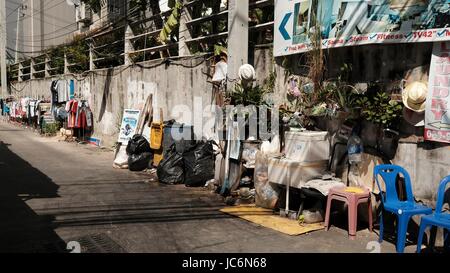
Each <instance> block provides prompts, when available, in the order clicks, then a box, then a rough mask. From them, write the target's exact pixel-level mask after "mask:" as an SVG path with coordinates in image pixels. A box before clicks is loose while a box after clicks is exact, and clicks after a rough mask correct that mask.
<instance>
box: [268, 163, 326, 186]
mask: <svg viewBox="0 0 450 273" xmlns="http://www.w3.org/2000/svg"><path fill="white" fill-rule="evenodd" d="M327 167H328V160H321V161H316V162H298V161H293V160H290V159H286V158H281V159H280V158H274V157H271V158H269V181H270V182H272V183H276V184H280V185H287V184H288V183H289V185H290V186H291V187H294V188H298V189H300V188H301V187H302V186H303V185H304V184H305V183H306V182H308V181H310V180H312V179H314V178H317V177H321V176H322V175H323V174H324V173H325V171H326V170H327ZM289 176H290V179H289Z"/></svg>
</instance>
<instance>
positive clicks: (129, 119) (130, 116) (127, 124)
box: [118, 109, 141, 145]
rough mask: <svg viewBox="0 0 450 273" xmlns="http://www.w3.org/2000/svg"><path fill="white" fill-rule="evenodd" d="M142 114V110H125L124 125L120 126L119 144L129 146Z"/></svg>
mask: <svg viewBox="0 0 450 273" xmlns="http://www.w3.org/2000/svg"><path fill="white" fill-rule="evenodd" d="M140 114H141V111H140V110H132V109H125V110H124V112H123V118H122V125H121V126H120V134H119V141H118V142H119V143H122V144H123V145H127V144H128V141H130V139H131V138H132V137H133V136H134V135H135V134H136V128H137V125H138V121H139V116H140Z"/></svg>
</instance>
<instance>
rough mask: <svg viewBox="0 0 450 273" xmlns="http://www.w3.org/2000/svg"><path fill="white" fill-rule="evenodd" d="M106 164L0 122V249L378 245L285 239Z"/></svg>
mask: <svg viewBox="0 0 450 273" xmlns="http://www.w3.org/2000/svg"><path fill="white" fill-rule="evenodd" d="M113 157H114V154H113V153H112V152H111V151H109V150H101V149H98V148H96V147H91V146H86V145H80V144H76V143H66V142H60V141H58V140H57V139H56V138H43V137H40V136H38V135H37V134H36V133H34V132H32V131H30V130H29V129H24V128H22V127H20V126H17V125H12V124H7V123H4V122H0V252H64V251H67V250H66V246H67V243H68V242H71V241H77V242H80V244H81V247H82V249H81V250H82V252H139V253H140V252H150V253H155V252H156V253H161V252H164V253H166V252H171V253H172V252H182V253H186V252H200V253H215V252H219V253H222V252H250V253H258V252H263V253H267V252H275V253H284V252H289V253H300V252H358V253H359V252H363V253H367V252H369V250H367V249H366V247H367V244H368V243H369V242H371V241H376V240H377V239H378V236H377V235H376V234H375V233H369V231H368V230H367V229H362V230H360V231H359V232H358V236H357V239H356V240H349V239H348V237H347V232H346V230H345V226H344V227H332V228H331V229H330V231H328V232H326V231H318V232H313V233H311V234H307V235H302V236H288V235H284V234H281V233H278V232H276V231H273V230H270V229H266V228H263V227H259V226H257V225H254V224H252V223H249V222H246V221H244V220H241V219H238V218H234V217H231V216H227V215H224V214H222V213H221V212H219V209H220V208H222V207H223V206H224V203H223V201H222V199H221V198H220V197H219V196H217V195H216V194H213V193H211V192H209V191H207V190H206V189H202V188H200V189H193V188H185V187H184V186H166V185H160V184H158V183H157V182H152V181H150V178H151V177H150V175H149V174H146V173H131V172H129V171H127V170H115V169H113V168H112V162H113ZM394 250H395V249H394V245H393V244H392V243H390V242H385V243H383V244H382V245H381V251H382V252H393V251H394ZM407 251H408V252H411V251H414V246H409V247H408V248H407Z"/></svg>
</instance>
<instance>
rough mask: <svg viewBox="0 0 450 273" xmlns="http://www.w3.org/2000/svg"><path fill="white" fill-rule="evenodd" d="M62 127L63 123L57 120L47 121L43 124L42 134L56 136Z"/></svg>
mask: <svg viewBox="0 0 450 273" xmlns="http://www.w3.org/2000/svg"><path fill="white" fill-rule="evenodd" d="M60 128H61V124H59V123H57V122H55V123H46V124H44V125H43V126H42V134H44V135H48V136H54V135H56V134H57V133H58V131H59V129H60Z"/></svg>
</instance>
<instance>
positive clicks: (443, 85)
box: [425, 42, 450, 143]
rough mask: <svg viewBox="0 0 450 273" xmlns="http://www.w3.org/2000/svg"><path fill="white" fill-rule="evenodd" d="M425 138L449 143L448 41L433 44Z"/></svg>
mask: <svg viewBox="0 0 450 273" xmlns="http://www.w3.org/2000/svg"><path fill="white" fill-rule="evenodd" d="M425 139H426V140H430V141H438V142H445V143H450V42H440V43H434V46H433V56H432V57H431V65H430V79H429V87H428V97H427V105H426V110H425Z"/></svg>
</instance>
